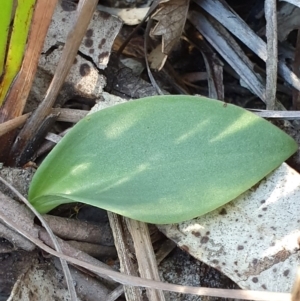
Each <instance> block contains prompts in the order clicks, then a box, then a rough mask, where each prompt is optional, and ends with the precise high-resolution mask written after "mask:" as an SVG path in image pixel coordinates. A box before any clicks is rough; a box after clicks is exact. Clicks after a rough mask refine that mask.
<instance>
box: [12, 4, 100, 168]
mask: <svg viewBox="0 0 300 301" xmlns="http://www.w3.org/2000/svg"><path fill="white" fill-rule="evenodd" d="M97 3H98V0H81V1H80V2H79V4H78V7H77V15H76V20H75V24H74V26H73V28H72V30H71V31H70V32H69V34H68V37H67V40H66V44H65V46H64V48H63V51H62V55H61V58H60V60H59V63H58V66H57V68H56V70H55V74H54V76H53V79H52V81H51V84H50V86H49V88H48V90H47V92H46V96H45V98H44V100H43V101H42V102H41V104H40V105H39V107H38V108H37V109H36V111H35V112H34V113H33V114H32V116H31V117H30V119H29V120H28V121H27V122H26V124H25V126H24V127H23V129H22V131H21V132H20V134H19V135H18V138H17V139H16V141H15V143H14V145H13V147H12V150H11V156H10V163H11V164H13V163H14V162H15V163H16V164H17V165H22V164H23V163H26V162H25V161H27V160H28V159H29V158H30V156H32V155H33V153H34V152H35V150H36V148H37V145H39V144H40V141H39V139H38V138H37V137H36V133H37V132H39V131H40V136H41V137H42V136H43V134H45V133H46V132H47V131H48V126H47V125H46V126H43V123H44V122H45V118H47V117H49V116H50V115H49V114H50V113H51V108H52V106H53V104H54V102H55V100H56V97H57V95H58V93H59V91H60V89H61V87H62V85H63V83H64V82H65V78H66V77H67V75H68V73H69V71H70V69H71V67H72V65H73V62H74V59H75V56H76V54H77V51H78V48H79V46H80V43H81V41H82V38H83V36H84V35H85V33H86V30H87V28H88V25H89V23H90V20H91V18H92V16H93V13H94V11H95V8H96V5H97ZM54 118H55V117H54ZM25 153H27V154H28V155H26V157H24V154H25Z"/></svg>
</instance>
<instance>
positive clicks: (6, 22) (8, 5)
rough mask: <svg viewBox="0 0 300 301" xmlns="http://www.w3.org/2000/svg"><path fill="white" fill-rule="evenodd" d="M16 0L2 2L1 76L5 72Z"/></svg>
mask: <svg viewBox="0 0 300 301" xmlns="http://www.w3.org/2000/svg"><path fill="white" fill-rule="evenodd" d="M13 2H14V0H5V1H3V3H1V9H0V76H1V75H2V73H3V67H4V61H5V57H6V48H7V44H8V42H7V37H8V33H9V27H10V18H11V14H12V8H13Z"/></svg>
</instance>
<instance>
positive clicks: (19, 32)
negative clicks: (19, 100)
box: [0, 0, 36, 106]
mask: <svg viewBox="0 0 300 301" xmlns="http://www.w3.org/2000/svg"><path fill="white" fill-rule="evenodd" d="M5 1H9V2H10V0H5ZM35 2H36V0H19V1H17V8H16V12H15V16H14V22H13V28H12V32H11V37H10V41H9V46H8V51H7V57H6V62H5V69H4V73H3V78H1V82H0V106H1V105H2V103H3V101H4V99H5V96H6V93H7V91H8V90H9V87H10V85H11V83H12V82H13V80H14V78H15V77H16V75H17V74H18V72H19V70H20V67H21V64H22V60H23V55H24V51H25V48H26V43H27V36H28V32H29V28H30V24H31V19H32V14H33V10H34V5H35ZM7 6H8V4H7ZM6 10H8V8H6ZM7 13H8V12H7ZM9 18H10V16H9Z"/></svg>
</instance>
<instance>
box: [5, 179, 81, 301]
mask: <svg viewBox="0 0 300 301" xmlns="http://www.w3.org/2000/svg"><path fill="white" fill-rule="evenodd" d="M0 181H1V182H2V183H3V184H4V185H6V186H7V187H8V188H9V189H10V190H11V191H12V192H13V193H14V194H15V195H16V196H17V197H18V198H19V199H20V200H21V201H22V202H23V203H24V204H25V205H26V206H27V207H28V208H29V209H30V210H31V211H32V212H33V213H34V214H35V216H36V217H37V218H38V219H39V220H40V222H41V223H42V225H43V226H44V228H45V229H46V230H47V232H48V234H49V236H50V237H51V240H52V241H53V244H54V246H55V250H56V251H57V252H59V253H61V248H60V245H59V243H58V242H57V240H56V238H55V236H54V234H53V232H52V230H51V229H50V227H49V226H48V224H47V223H46V222H45V220H44V219H43V217H42V216H41V215H40V214H39V213H38V212H37V211H36V210H35V208H34V207H33V206H32V205H31V204H30V203H29V202H28V200H27V199H26V198H25V197H24V196H23V195H22V194H21V193H20V192H19V191H18V190H17V189H16V188H14V187H13V186H12V185H11V184H9V183H8V182H7V181H6V180H4V179H3V178H2V177H1V176H0ZM13 229H15V228H13ZM60 262H61V265H62V268H63V272H64V275H65V277H66V282H67V285H68V290H69V293H70V296H71V300H73V301H76V300H77V295H76V291H75V287H74V284H73V281H72V276H71V272H70V270H69V267H68V264H67V262H66V260H64V259H62V258H60Z"/></svg>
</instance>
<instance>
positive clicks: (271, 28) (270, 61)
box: [265, 0, 278, 110]
mask: <svg viewBox="0 0 300 301" xmlns="http://www.w3.org/2000/svg"><path fill="white" fill-rule="evenodd" d="M265 17H266V21H267V23H266V36H267V54H268V56H267V61H266V73H267V81H266V103H267V109H268V110H274V108H275V100H276V86H277V60H278V45H277V12H276V0H265Z"/></svg>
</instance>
